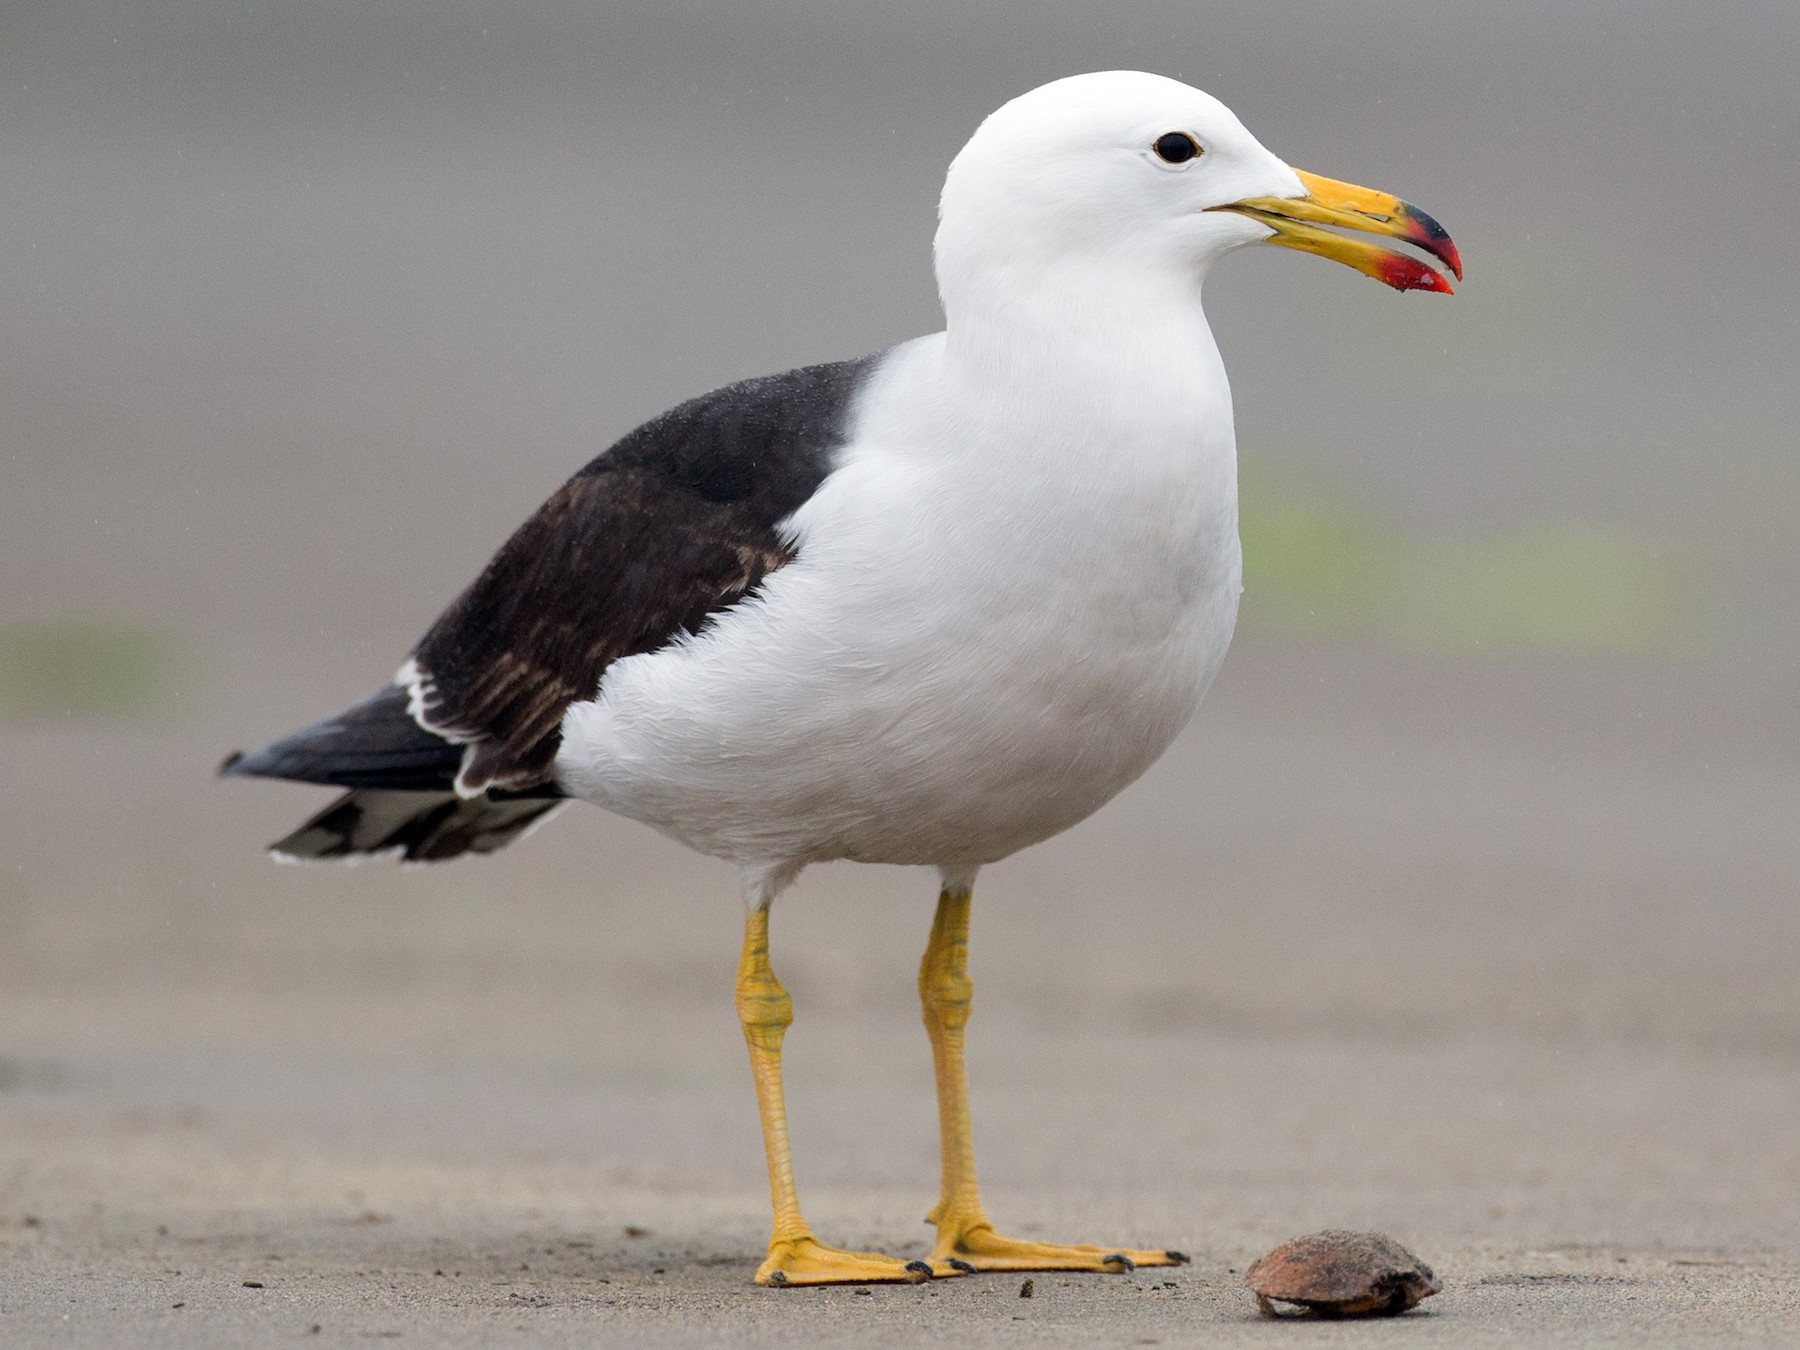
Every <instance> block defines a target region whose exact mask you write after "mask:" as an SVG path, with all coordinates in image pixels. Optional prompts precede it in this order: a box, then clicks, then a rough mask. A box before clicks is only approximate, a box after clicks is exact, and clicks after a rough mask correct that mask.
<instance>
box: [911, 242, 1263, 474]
mask: <svg viewBox="0 0 1800 1350" xmlns="http://www.w3.org/2000/svg"><path fill="white" fill-rule="evenodd" d="M1020 282H1021V279H1019V278H1009V277H1006V276H1004V275H996V276H989V277H984V278H978V279H975V280H974V281H973V282H972V283H971V284H968V285H964V286H962V287H959V288H958V290H957V291H956V292H955V293H952V292H950V291H949V290H948V289H946V304H945V309H946V314H947V318H948V325H947V327H946V330H945V334H944V348H943V352H944V359H945V363H946V368H947V370H948V372H949V373H950V375H951V377H952V378H953V379H954V380H955V381H956V382H958V383H960V384H962V385H963V387H964V388H965V389H967V390H971V391H974V392H975V393H976V396H977V401H992V400H1000V401H1004V402H1005V403H1007V404H1009V405H1011V410H1012V415H1013V416H1014V417H1015V418H1019V417H1025V418H1027V419H1028V420H1029V419H1030V418H1031V417H1032V416H1033V414H1035V415H1037V416H1041V417H1043V418H1044V419H1046V425H1045V426H1044V427H1043V428H1042V430H1043V432H1044V434H1045V435H1046V436H1047V437H1050V438H1052V439H1054V440H1056V441H1062V442H1066V443H1068V444H1069V445H1070V447H1071V449H1073V450H1075V451H1076V452H1077V453H1083V454H1088V455H1092V454H1093V453H1095V450H1096V447H1097V442H1098V443H1106V442H1110V443H1114V444H1117V445H1118V448H1119V449H1120V450H1121V451H1125V450H1128V449H1129V448H1130V443H1133V442H1140V443H1142V442H1150V443H1155V444H1160V445H1165V446H1168V447H1169V448H1171V449H1172V450H1175V451H1176V452H1178V453H1182V454H1184V455H1187V454H1200V455H1203V456H1205V457H1207V458H1220V457H1232V456H1234V455H1235V443H1234V440H1233V436H1232V426H1231V391H1230V387H1229V385H1228V383H1227V382H1226V378H1225V369H1224V365H1223V363H1222V362H1221V361H1220V359H1219V351H1218V347H1217V345H1216V344H1215V343H1214V341H1213V336H1212V330H1211V329H1210V328H1209V327H1208V326H1207V322H1206V316H1205V314H1204V312H1203V311H1202V309H1201V307H1200V289H1199V283H1198V281H1197V280H1192V279H1184V280H1183V281H1182V282H1179V283H1177V284H1169V283H1168V281H1167V279H1166V278H1163V277H1140V276H1134V275H1132V274H1131V273H1130V272H1129V271H1128V270H1124V271H1119V272H1117V273H1096V272H1093V271H1084V272H1082V273H1080V274H1078V275H1071V276H1067V277H1056V276H1040V277H1039V278H1037V279H1036V282H1035V284H1030V285H1025V284H1020ZM1027 410H1031V411H1029V412H1028V411H1027ZM1083 447H1085V448H1083ZM1046 448H1047V447H1046ZM1147 448H1148V447H1147Z"/></svg>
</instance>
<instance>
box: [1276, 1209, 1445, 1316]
mask: <svg viewBox="0 0 1800 1350" xmlns="http://www.w3.org/2000/svg"><path fill="white" fill-rule="evenodd" d="M1244 1286H1245V1288H1247V1289H1249V1290H1250V1291H1251V1292H1252V1293H1254V1294H1255V1295H1256V1305H1257V1307H1259V1308H1261V1309H1262V1311H1263V1312H1265V1313H1267V1314H1268V1315H1269V1316H1271V1317H1274V1316H1277V1313H1276V1311H1275V1307H1274V1304H1273V1303H1271V1302H1270V1300H1271V1299H1273V1300H1276V1301H1278V1302H1281V1303H1295V1304H1298V1305H1299V1306H1300V1307H1302V1308H1305V1309H1306V1310H1308V1311H1309V1312H1314V1313H1317V1314H1318V1315H1319V1316H1321V1317H1368V1316H1376V1315H1380V1314H1385V1313H1402V1312H1405V1311H1406V1310H1407V1309H1408V1308H1410V1307H1412V1306H1413V1305H1414V1304H1416V1303H1418V1302H1419V1300H1420V1299H1424V1298H1430V1297H1431V1295H1433V1294H1435V1293H1437V1292H1438V1290H1439V1289H1440V1288H1442V1287H1443V1286H1441V1285H1440V1284H1439V1283H1438V1279H1437V1276H1436V1275H1434V1274H1433V1273H1432V1271H1431V1267H1430V1266H1428V1265H1426V1264H1425V1263H1424V1262H1423V1261H1421V1260H1419V1258H1418V1257H1416V1256H1414V1255H1413V1254H1412V1253H1411V1252H1409V1251H1407V1250H1406V1248H1404V1247H1402V1246H1401V1245H1400V1244H1399V1243H1398V1242H1395V1241H1394V1240H1393V1239H1392V1238H1391V1237H1389V1236H1388V1235H1387V1234H1385V1233H1347V1232H1343V1231H1342V1230H1339V1229H1332V1230H1331V1231H1329V1232H1324V1233H1312V1234H1310V1235H1308V1236H1306V1237H1300V1238H1295V1239H1294V1240H1293V1241H1292V1242H1284V1243H1282V1244H1281V1245H1280V1246H1279V1247H1277V1248H1276V1249H1275V1250H1274V1251H1272V1252H1270V1253H1269V1254H1268V1255H1267V1256H1265V1257H1263V1258H1262V1259H1261V1260H1259V1261H1257V1263H1256V1264H1255V1265H1253V1266H1251V1267H1250V1269H1249V1270H1247V1271H1245V1272H1244Z"/></svg>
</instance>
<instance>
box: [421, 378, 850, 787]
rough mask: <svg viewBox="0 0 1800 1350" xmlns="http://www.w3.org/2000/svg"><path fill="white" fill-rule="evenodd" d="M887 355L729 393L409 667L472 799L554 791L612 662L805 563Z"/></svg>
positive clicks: (602, 480) (590, 490)
mask: <svg viewBox="0 0 1800 1350" xmlns="http://www.w3.org/2000/svg"><path fill="white" fill-rule="evenodd" d="M876 360H878V358H877V357H864V358H860V359H858V360H853V361H840V362H835V363H832V364H829V365H818V366H807V367H802V368H800V369H797V370H790V371H785V372H783V373H781V374H777V375H768V376H762V377H760V378H757V379H752V380H745V381H741V382H739V383H737V384H732V385H727V386H725V387H724V388H721V389H716V390H714V391H712V392H711V393H708V394H703V395H701V396H700V397H698V398H694V399H690V400H688V401H687V402H685V403H682V404H680V405H678V406H677V407H674V408H671V409H670V410H669V411H667V412H665V413H663V414H661V415H660V416H658V417H655V418H652V419H651V420H650V421H648V422H646V423H644V424H643V425H642V426H640V427H638V428H637V429H636V430H634V431H632V432H630V433H628V434H627V435H626V436H625V437H623V438H622V439H621V440H619V441H618V442H616V443H615V444H614V445H612V446H610V447H609V448H608V449H607V450H605V451H603V452H602V453H601V454H600V455H598V456H596V457H595V458H594V459H593V460H592V461H590V462H589V463H588V464H587V465H585V466H584V467H583V468H582V469H580V470H579V471H578V472H577V473H576V474H575V475H574V476H573V477H572V478H570V479H569V480H568V481H567V482H565V483H564V484H563V485H562V486H561V487H559V488H558V489H557V490H556V491H555V492H554V493H552V494H551V496H550V498H549V500H548V501H546V502H545V503H544V504H543V506H541V507H540V508H539V509H538V510H537V512H536V513H535V514H533V515H532V516H531V517H530V518H529V519H528V520H527V521H526V522H525V523H524V524H523V525H521V526H520V527H519V528H518V529H517V530H516V531H515V532H514V533H513V535H512V537H511V538H509V539H508V540H507V541H506V542H505V543H504V544H503V545H502V546H501V547H500V550H499V551H498V552H497V553H496V554H495V555H494V557H493V559H492V560H491V561H490V562H489V563H488V565H487V567H486V568H485V569H483V571H482V573H481V575H480V576H479V577H477V578H476V579H475V581H474V582H473V583H472V584H471V585H470V586H469V587H468V589H466V590H465V591H464V592H463V593H462V594H461V595H460V596H459V597H458V598H457V599H456V600H455V602H454V603H452V604H451V606H450V607H449V608H448V609H447V610H445V611H444V613H443V614H442V616H440V617H439V619H438V620H437V622H436V623H434V624H433V625H432V626H431V628H430V630H429V631H428V632H427V633H426V634H425V636H424V638H423V639H421V640H420V642H419V644H418V645H417V646H416V647H415V648H414V650H413V653H412V657H411V659H410V660H409V661H408V662H407V664H406V666H405V667H403V668H402V671H401V681H402V683H404V684H405V685H407V687H408V689H409V692H410V694H411V708H412V712H413V715H414V717H415V718H416V719H417V720H418V721H419V722H420V724H421V725H422V726H424V727H426V728H427V729H429V730H432V731H435V732H438V733H439V734H441V735H444V736H447V737H450V738H451V739H453V740H456V741H459V742H461V743H463V744H464V745H465V747H466V748H465V751H464V755H463V763H462V770H461V773H460V775H459V777H458V787H459V789H460V790H461V791H463V792H467V793H473V792H478V791H481V790H483V789H485V788H503V789H507V790H510V791H519V790H523V789H528V788H530V787H532V786H534V785H536V784H539V783H542V782H544V781H545V780H546V779H547V778H548V777H549V775H550V772H551V765H552V762H553V761H554V759H555V756H556V751H557V748H558V746H559V745H560V743H561V723H562V718H563V714H564V713H565V712H566V711H567V709H568V707H569V705H570V704H571V703H572V702H576V701H579V700H584V699H591V698H593V697H594V696H595V694H596V692H597V690H598V689H599V685H600V680H601V677H602V675H603V674H604V673H605V670H606V667H607V666H608V665H610V664H611V663H612V662H613V661H616V660H618V659H619V658H621V657H624V656H631V655H636V654H639V653H643V652H650V651H655V650H656V649H658V648H660V647H663V646H665V645H667V644H669V643H671V642H675V641H677V640H679V639H681V638H682V637H683V636H685V635H690V634H693V633H696V632H698V631H699V630H700V629H701V628H702V627H704V625H705V624H706V623H707V622H708V621H709V620H710V618H711V617H712V616H713V615H715V614H717V613H718V612H719V611H721V610H723V609H726V608H729V607H730V606H732V605H734V604H737V603H738V602H740V601H741V600H742V599H744V597H746V596H748V595H751V594H753V593H754V592H755V591H756V589H757V587H758V586H759V585H760V583H761V581H762V579H763V577H764V576H766V575H767V574H768V573H769V572H771V571H773V570H775V569H776V568H779V567H782V566H784V565H785V564H786V563H788V562H790V561H792V559H793V557H794V552H793V548H792V545H791V543H790V541H789V540H788V539H787V538H786V537H785V536H784V535H783V533H782V530H781V524H782V522H783V521H785V520H786V519H787V517H789V516H790V515H792V514H793V513H794V512H795V511H796V510H797V509H798V508H799V507H800V506H801V505H803V504H804V503H805V502H806V500H807V499H808V498H809V497H810V496H811V495H812V494H813V492H814V491H815V490H816V489H817V488H818V486H819V484H820V483H821V482H823V481H824V479H825V478H826V477H827V475H829V473H830V472H831V470H832V468H833V466H834V462H835V459H836V457H837V452H838V450H839V449H840V448H841V446H842V445H843V443H844V440H845V438H846V436H847V434H848V433H847V426H848V422H849V417H850V410H851V406H852V404H853V402H854V399H855V396H856V393H857V391H858V389H859V388H860V387H861V386H862V384H863V383H864V381H865V380H866V378H867V375H868V373H869V371H870V369H871V367H872V366H873V364H874V363H875V361H876Z"/></svg>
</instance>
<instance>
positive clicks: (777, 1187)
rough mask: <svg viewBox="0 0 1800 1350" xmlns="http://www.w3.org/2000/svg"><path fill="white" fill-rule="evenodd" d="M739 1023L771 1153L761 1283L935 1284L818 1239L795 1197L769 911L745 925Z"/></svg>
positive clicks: (784, 1009) (924, 1275) (898, 1264)
mask: <svg viewBox="0 0 1800 1350" xmlns="http://www.w3.org/2000/svg"><path fill="white" fill-rule="evenodd" d="M737 1009H738V1021H739V1022H741V1023H742V1024H743V1027H744V1040H745V1042H746V1043H747V1044H748V1045H749V1047H750V1068H751V1071H752V1072H753V1073H754V1074H755V1075H756V1105H757V1109H758V1111H759V1112H760V1113H761V1114H762V1128H763V1147H764V1148H765V1149H766V1150H767V1151H768V1154H769V1198H770V1201H771V1203H772V1204H773V1205H774V1207H775V1231H774V1234H773V1235H772V1236H771V1237H770V1239H769V1255H768V1257H767V1259H765V1260H764V1261H763V1263H762V1265H761V1266H760V1267H759V1268H758V1269H757V1272H756V1282H757V1283H758V1284H773V1285H794V1284H846V1283H848V1284H867V1283H870V1282H872V1281H876V1280H903V1281H906V1282H909V1283H915V1284H916V1283H917V1282H918V1281H920V1280H928V1279H930V1278H931V1267H930V1266H928V1265H926V1264H925V1263H924V1262H923V1261H896V1260H894V1259H893V1258H892V1257H890V1256H877V1255H874V1254H872V1253H867V1252H844V1251H839V1250H837V1249H836V1248H835V1247H827V1246H825V1245H824V1244H823V1243H822V1242H820V1241H819V1240H818V1239H817V1238H815V1237H813V1235H812V1229H811V1228H809V1227H808V1226H807V1223H806V1218H805V1216H804V1215H802V1214H801V1213H800V1198H799V1196H798V1195H797V1194H796V1193H795V1191H794V1164H793V1161H792V1159H790V1158H789V1156H788V1128H787V1103H786V1102H785V1101H784V1100H783V1098H782V1092H781V1040H782V1037H783V1036H784V1035H786V1034H787V1029H788V1027H789V1025H790V1024H792V1022H793V1020H794V1007H793V1003H792V1002H791V1001H790V1000H789V999H788V994H787V990H785V989H783V988H782V987H781V982H780V981H779V980H777V979H776V978H775V972H774V971H773V970H772V969H771V968H770V966H769V911H768V910H767V909H765V908H762V907H760V906H759V907H757V908H754V909H752V910H751V911H750V918H749V921H748V922H747V923H746V924H745V927H744V955H743V958H742V959H741V960H740V961H739V962H738V978H737Z"/></svg>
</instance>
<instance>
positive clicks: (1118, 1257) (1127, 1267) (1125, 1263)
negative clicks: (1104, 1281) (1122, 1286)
mask: <svg viewBox="0 0 1800 1350" xmlns="http://www.w3.org/2000/svg"><path fill="white" fill-rule="evenodd" d="M1100 1264H1101V1265H1103V1266H1106V1267H1108V1268H1114V1267H1116V1270H1115V1272H1114V1273H1115V1274H1119V1275H1129V1274H1130V1273H1131V1272H1132V1271H1134V1270H1136V1269H1137V1262H1136V1261H1133V1260H1132V1259H1131V1258H1130V1257H1129V1256H1127V1255H1125V1253H1124V1252H1113V1253H1112V1254H1111V1255H1110V1256H1103V1257H1101V1258H1100Z"/></svg>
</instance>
